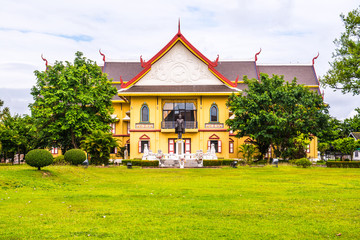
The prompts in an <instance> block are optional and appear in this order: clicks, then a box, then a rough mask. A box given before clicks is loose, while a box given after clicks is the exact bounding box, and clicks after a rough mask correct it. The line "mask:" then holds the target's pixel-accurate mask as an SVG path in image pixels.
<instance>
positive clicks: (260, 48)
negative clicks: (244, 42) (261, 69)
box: [255, 48, 261, 62]
mask: <svg viewBox="0 0 360 240" xmlns="http://www.w3.org/2000/svg"><path fill="white" fill-rule="evenodd" d="M260 53H261V48H260V51H259V52H257V53H256V54H255V62H256V61H257V60H258V58H257V56H258V55H259V54H260Z"/></svg>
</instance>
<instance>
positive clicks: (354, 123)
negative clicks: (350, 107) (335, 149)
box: [344, 108, 360, 136]
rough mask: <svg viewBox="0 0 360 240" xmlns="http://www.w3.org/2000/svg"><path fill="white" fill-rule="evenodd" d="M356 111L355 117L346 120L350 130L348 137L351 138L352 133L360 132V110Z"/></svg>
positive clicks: (345, 122)
mask: <svg viewBox="0 0 360 240" xmlns="http://www.w3.org/2000/svg"><path fill="white" fill-rule="evenodd" d="M355 111H356V112H357V114H356V115H355V116H354V117H352V118H347V119H345V120H344V124H345V125H346V127H347V130H348V134H347V136H349V134H350V132H360V108H356V109H355Z"/></svg>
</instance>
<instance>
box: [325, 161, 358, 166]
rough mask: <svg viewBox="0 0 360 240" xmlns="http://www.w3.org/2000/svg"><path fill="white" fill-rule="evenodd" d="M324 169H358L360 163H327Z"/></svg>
mask: <svg viewBox="0 0 360 240" xmlns="http://www.w3.org/2000/svg"><path fill="white" fill-rule="evenodd" d="M326 167H329V168H360V161H356V162H355V161H352V162H348V161H336V162H335V161H327V162H326Z"/></svg>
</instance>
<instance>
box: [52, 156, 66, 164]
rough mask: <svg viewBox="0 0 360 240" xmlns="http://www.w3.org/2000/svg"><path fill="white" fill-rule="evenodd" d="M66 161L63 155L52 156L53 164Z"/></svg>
mask: <svg viewBox="0 0 360 240" xmlns="http://www.w3.org/2000/svg"><path fill="white" fill-rule="evenodd" d="M66 164H67V162H66V161H65V158H64V155H59V156H57V157H55V158H54V162H53V165H66Z"/></svg>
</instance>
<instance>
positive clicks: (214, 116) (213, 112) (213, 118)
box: [210, 104, 219, 122]
mask: <svg viewBox="0 0 360 240" xmlns="http://www.w3.org/2000/svg"><path fill="white" fill-rule="evenodd" d="M218 116H219V111H218V107H217V106H216V105H215V104H213V105H212V106H211V108H210V122H218V121H219V118H218Z"/></svg>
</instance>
